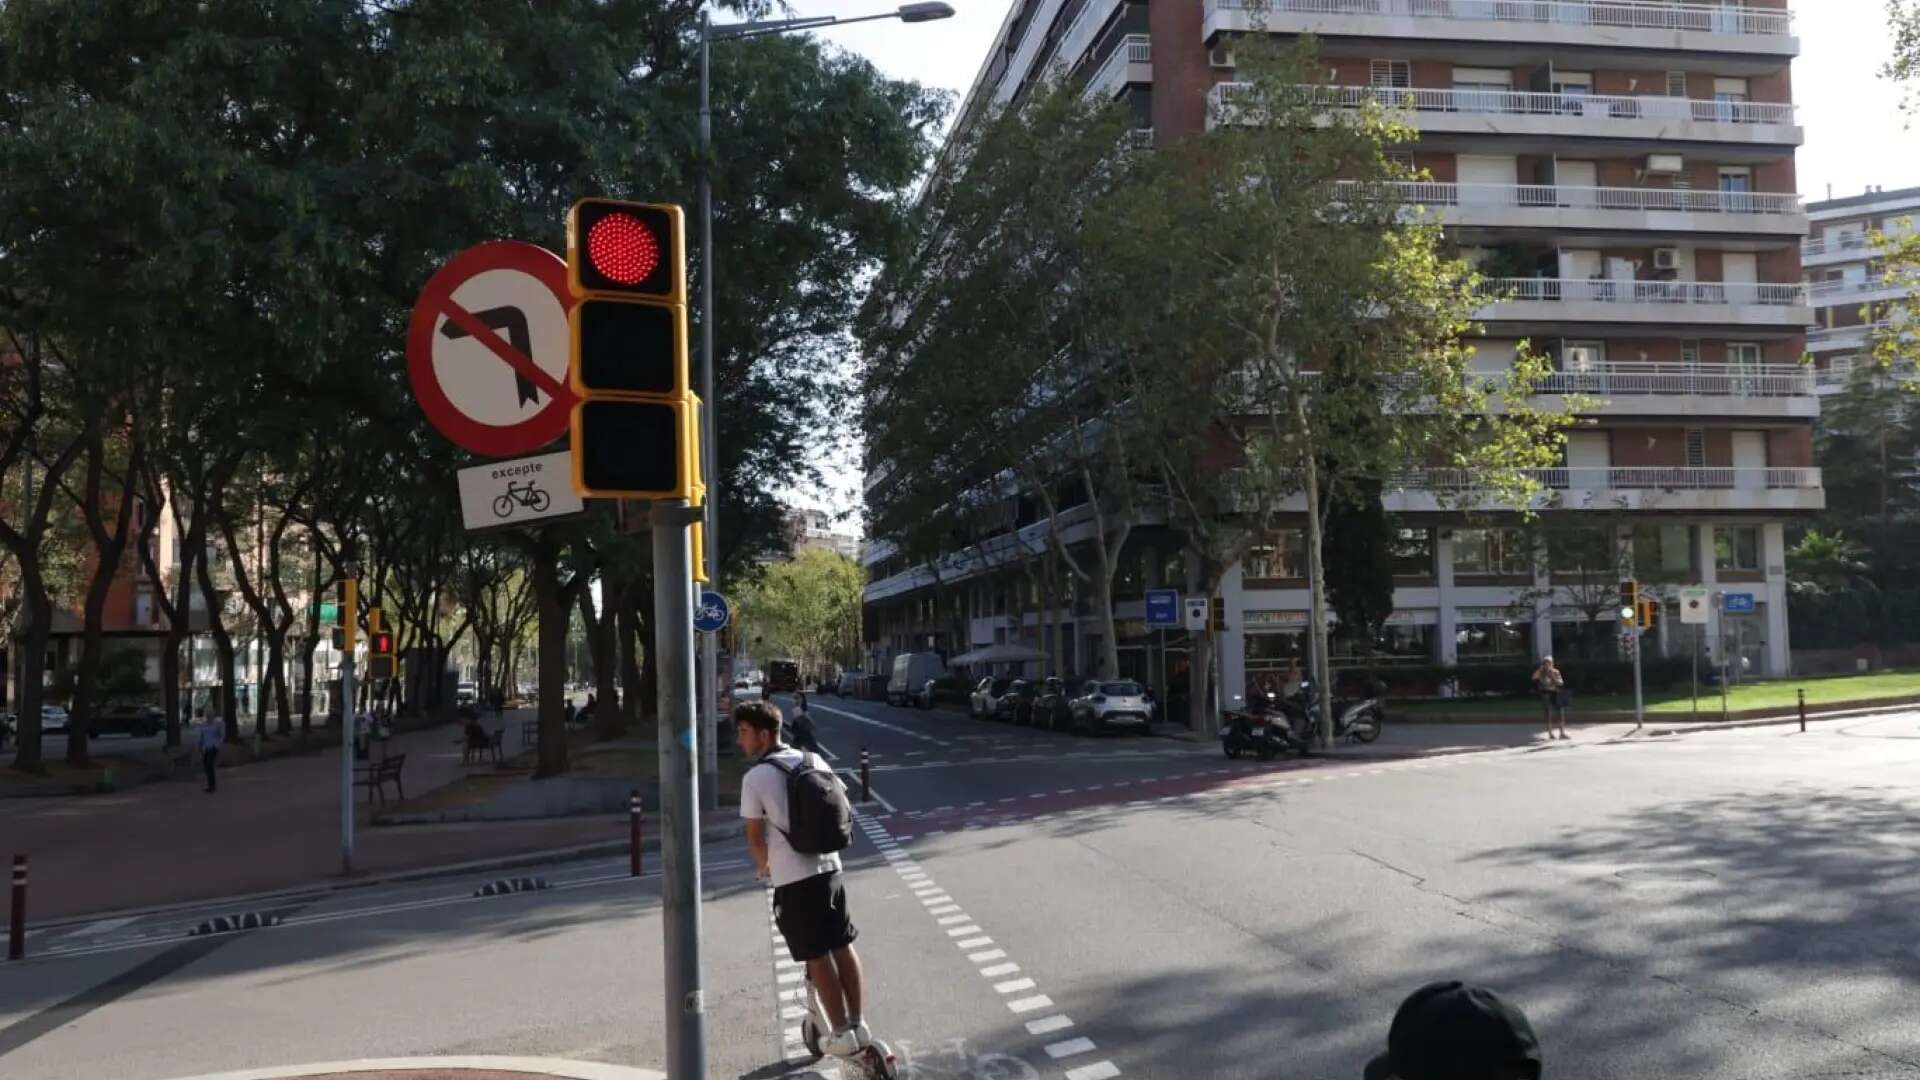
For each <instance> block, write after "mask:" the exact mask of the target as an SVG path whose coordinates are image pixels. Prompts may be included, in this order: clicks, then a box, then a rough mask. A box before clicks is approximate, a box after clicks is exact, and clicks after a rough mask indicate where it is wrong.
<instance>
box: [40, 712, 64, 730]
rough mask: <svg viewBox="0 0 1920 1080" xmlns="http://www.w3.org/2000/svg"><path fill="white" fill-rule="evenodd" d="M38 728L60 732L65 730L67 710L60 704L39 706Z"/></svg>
mask: <svg viewBox="0 0 1920 1080" xmlns="http://www.w3.org/2000/svg"><path fill="white" fill-rule="evenodd" d="M40 730H41V731H42V732H43V733H44V732H52V733H54V734H60V733H62V732H65V731H66V730H67V710H66V708H65V707H64V706H61V705H42V706H40Z"/></svg>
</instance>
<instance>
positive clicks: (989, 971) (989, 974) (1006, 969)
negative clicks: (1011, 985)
mask: <svg viewBox="0 0 1920 1080" xmlns="http://www.w3.org/2000/svg"><path fill="white" fill-rule="evenodd" d="M1019 970H1020V965H1019V964H1011V963H1009V964H995V965H993V966H992V967H983V968H981V969H980V974H981V975H982V976H983V977H985V978H988V979H997V978H999V977H1000V976H1002V975H1011V974H1013V973H1014V972H1016V971H1019Z"/></svg>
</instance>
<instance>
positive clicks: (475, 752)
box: [460, 728, 507, 765]
mask: <svg viewBox="0 0 1920 1080" xmlns="http://www.w3.org/2000/svg"><path fill="white" fill-rule="evenodd" d="M506 739H507V729H506V728H494V729H493V734H491V735H489V736H487V741H486V742H474V741H473V740H471V739H468V738H466V737H465V736H464V735H463V736H461V739H460V764H462V765H465V764H467V763H468V762H470V761H485V760H487V759H488V758H489V757H491V758H492V759H493V763H494V764H495V765H499V764H501V762H502V761H503V760H504V758H503V756H502V751H503V750H504V749H505V744H506Z"/></svg>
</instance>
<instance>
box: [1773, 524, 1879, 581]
mask: <svg viewBox="0 0 1920 1080" xmlns="http://www.w3.org/2000/svg"><path fill="white" fill-rule="evenodd" d="M1871 572H1872V567H1871V566H1870V565H1869V564H1868V562H1867V550H1866V549H1865V548H1864V547H1861V546H1860V545H1859V544H1857V543H1855V542H1854V541H1852V540H1849V539H1847V536H1846V534H1845V533H1838V532H1836V533H1823V532H1821V531H1820V530H1818V529H1809V530H1807V532H1806V535H1804V536H1802V537H1801V538H1800V542H1799V543H1797V544H1795V545H1794V546H1793V547H1792V548H1791V549H1789V550H1788V552H1787V584H1788V587H1790V588H1791V589H1792V590H1793V591H1794V592H1796V593H1800V594H1805V595H1829V594H1832V593H1842V592H1867V593H1871V592H1878V591H1879V589H1878V587H1877V586H1876V585H1875V584H1874V582H1873V578H1872V576H1871Z"/></svg>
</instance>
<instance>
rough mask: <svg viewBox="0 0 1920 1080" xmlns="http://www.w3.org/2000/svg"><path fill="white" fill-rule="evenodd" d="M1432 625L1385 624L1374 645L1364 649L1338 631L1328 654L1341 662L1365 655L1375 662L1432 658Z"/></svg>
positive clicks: (1331, 642) (1413, 662)
mask: <svg viewBox="0 0 1920 1080" xmlns="http://www.w3.org/2000/svg"><path fill="white" fill-rule="evenodd" d="M1434 629H1435V628H1434V627H1432V626H1412V625H1397V626H1383V627H1381V628H1380V633H1379V634H1378V635H1377V636H1376V637H1375V638H1374V639H1373V648H1372V650H1371V651H1370V652H1366V653H1363V652H1361V650H1360V649H1359V647H1358V643H1357V642H1355V641H1353V640H1352V639H1350V638H1346V637H1342V636H1339V635H1335V636H1334V637H1333V638H1332V639H1330V640H1329V641H1328V643H1327V656H1328V658H1329V659H1331V660H1333V661H1335V662H1339V661H1342V660H1348V659H1365V660H1369V661H1374V662H1385V663H1400V664H1418V663H1426V662H1429V661H1431V660H1432V659H1433V632H1434Z"/></svg>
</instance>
